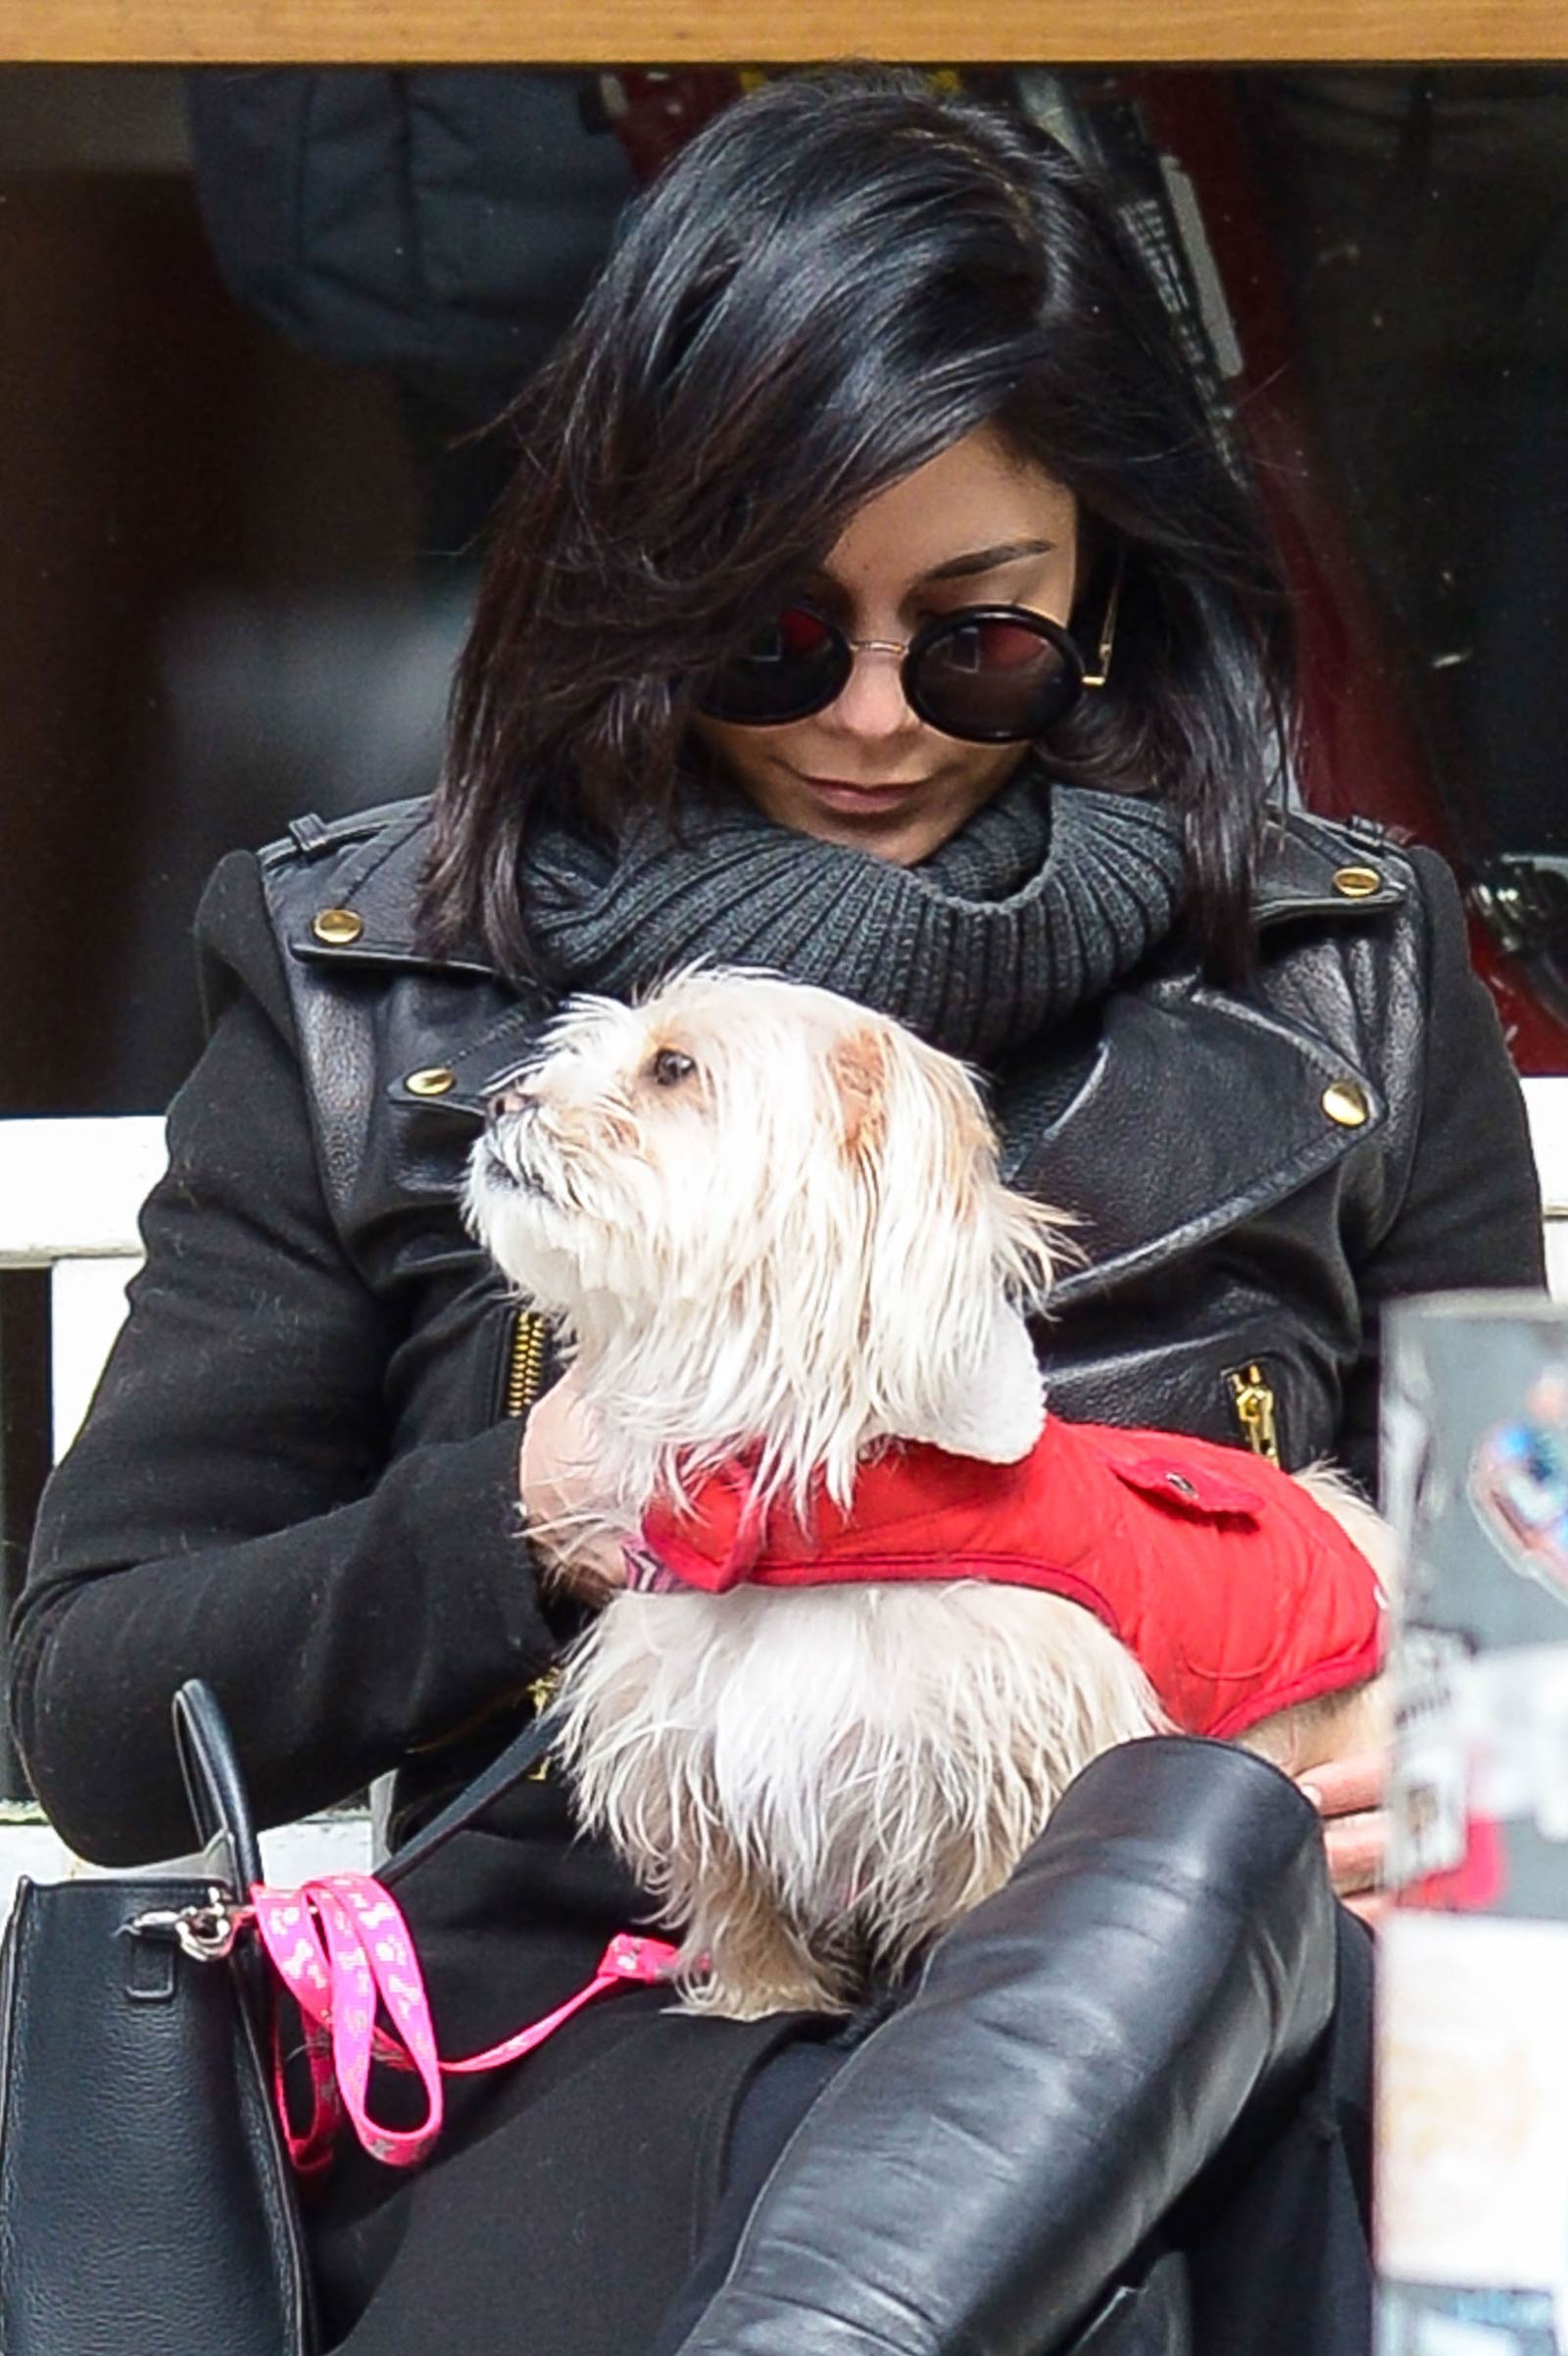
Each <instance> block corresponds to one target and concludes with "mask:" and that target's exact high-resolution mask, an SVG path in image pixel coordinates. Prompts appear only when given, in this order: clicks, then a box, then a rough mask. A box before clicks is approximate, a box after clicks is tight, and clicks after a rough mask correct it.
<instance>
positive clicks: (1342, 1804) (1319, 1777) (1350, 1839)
mask: <svg viewBox="0 0 1568 2356" xmlns="http://www.w3.org/2000/svg"><path fill="white" fill-rule="evenodd" d="M1388 1774H1389V1754H1388V1752H1387V1751H1386V1750H1363V1751H1359V1752H1357V1753H1356V1754H1355V1755H1354V1756H1352V1757H1350V1758H1347V1759H1330V1760H1328V1761H1326V1762H1325V1764H1324V1765H1322V1766H1321V1767H1313V1768H1310V1769H1309V1770H1308V1771H1307V1772H1306V1773H1305V1774H1304V1775H1302V1776H1300V1777H1299V1779H1298V1780H1299V1784H1300V1787H1301V1790H1302V1791H1303V1792H1305V1793H1306V1796H1307V1798H1308V1799H1309V1800H1310V1801H1311V1802H1312V1805H1313V1806H1314V1807H1315V1808H1316V1809H1317V1810H1318V1812H1319V1814H1320V1815H1321V1816H1322V1818H1323V1845H1324V1847H1325V1848H1326V1849H1327V1851H1328V1859H1329V1879H1330V1880H1331V1881H1332V1882H1333V1884H1334V1888H1335V1890H1337V1892H1338V1893H1339V1895H1340V1896H1341V1897H1342V1898H1343V1899H1344V1900H1345V1903H1346V1904H1347V1905H1348V1907H1349V1909H1350V1912H1351V1913H1352V1914H1358V1915H1359V1916H1360V1918H1361V1920H1362V1922H1364V1923H1370V1924H1372V1925H1373V1926H1376V1925H1377V1924H1378V1923H1380V1922H1381V1921H1382V1920H1383V1918H1384V1916H1385V1915H1386V1914H1387V1913H1388V1911H1389V1908H1390V1906H1391V1905H1392V1904H1393V1899H1392V1898H1391V1896H1390V1895H1389V1893H1388V1891H1387V1890H1382V1889H1380V1888H1379V1884H1380V1882H1381V1880H1382V1877H1383V1863H1384V1856H1385V1853H1386V1851H1387V1848H1388V1839H1389V1820H1388V1816H1387V1813H1386V1811H1385V1809H1384V1806H1383V1793H1384V1788H1385V1786H1386V1784H1387V1782H1388Z"/></svg>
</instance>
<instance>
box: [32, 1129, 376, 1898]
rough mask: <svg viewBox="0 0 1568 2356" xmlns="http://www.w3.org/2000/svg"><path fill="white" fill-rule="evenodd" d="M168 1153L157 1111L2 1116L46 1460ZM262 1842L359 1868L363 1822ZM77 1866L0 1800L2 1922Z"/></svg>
mask: <svg viewBox="0 0 1568 2356" xmlns="http://www.w3.org/2000/svg"><path fill="white" fill-rule="evenodd" d="M166 1160H167V1155H166V1153H165V1149H164V1124H163V1122H162V1121H161V1120H159V1119H156V1118H150V1117H149V1118H142V1117H139V1116H130V1115H125V1116H122V1117H119V1118H115V1119H102V1120H90V1119H82V1120H11V1121H6V1120H0V1269H7V1268H43V1269H47V1270H48V1272H49V1357H50V1386H49V1389H50V1434H49V1439H50V1455H51V1458H52V1459H53V1458H58V1457H59V1456H61V1455H63V1454H64V1452H65V1450H66V1448H68V1447H69V1446H70V1444H71V1442H72V1440H73V1438H74V1437H75V1434H76V1430H77V1427H78V1426H79V1424H80V1422H81V1419H82V1417H83V1415H84V1414H85V1413H86V1411H87V1406H88V1403H89V1401H90V1400H91V1399H92V1395H93V1391H94V1389H95V1388H96V1385H97V1382H98V1377H99V1375H100V1374H101V1372H102V1371H103V1364H104V1360H105V1359H106V1358H107V1356H108V1355H109V1350H110V1347H111V1345H112V1344H113V1342H114V1339H115V1336H116V1334H117V1333H118V1332H119V1331H120V1327H121V1324H122V1321H123V1318H124V1314H125V1287H126V1285H127V1284H128V1283H129V1281H130V1279H131V1277H132V1276H134V1274H135V1273H136V1270H137V1269H138V1268H139V1267H140V1265H141V1238H140V1236H139V1234H138V1232H137V1226H136V1214H137V1212H138V1211H139V1210H140V1208H141V1205H142V1203H143V1202H144V1200H145V1199H146V1196H147V1194H148V1192H149V1191H150V1189H151V1188H152V1186H153V1184H154V1183H155V1181H156V1180H157V1179H158V1178H159V1177H160V1176H161V1175H162V1173H163V1170H164V1166H165V1162H166ZM262 1846H263V1850H264V1853H265V1855H266V1859H267V1870H268V1874H269V1877H270V1878H271V1879H273V1880H276V1881H278V1882H281V1883H285V1884H292V1883H294V1882H298V1881H300V1880H302V1879H303V1878H304V1876H305V1875H306V1874H307V1873H311V1872H321V1871H330V1870H331V1869H332V1868H334V1867H336V1868H339V1869H345V1868H354V1867H363V1866H364V1865H365V1864H366V1863H367V1861H368V1855H369V1848H370V1834H369V1822H368V1817H367V1816H366V1815H365V1814H364V1813H363V1812H347V1811H346V1812H344V1813H342V1814H339V1815H333V1816H330V1817H310V1818H307V1820H306V1821H305V1822H304V1823H303V1824H297V1825H285V1826H282V1827H280V1828H279V1829H278V1830H276V1831H274V1832H270V1833H267V1834H264V1836H263V1840H262ZM82 1870H84V1869H83V1868H82V1867H81V1866H80V1863H79V1861H78V1860H77V1859H76V1858H74V1857H73V1855H72V1854H71V1852H70V1850H69V1849H67V1848H66V1847H65V1846H64V1844H63V1843H62V1842H61V1841H58V1840H57V1839H56V1837H55V1835H54V1834H53V1833H52V1832H51V1831H50V1829H49V1827H48V1826H47V1825H46V1824H45V1823H44V1822H43V1821H42V1819H41V1817H40V1816H39V1813H38V1811H37V1809H36V1808H31V1807H27V1806H23V1805H18V1804H14V1803H5V1804H0V1922H3V1921H4V1919H5V1917H6V1915H7V1914H8V1913H9V1911H10V1907H11V1897H12V1892H13V1890H15V1888H16V1885H17V1882H18V1879H19V1878H20V1877H21V1876H22V1875H23V1874H27V1875H29V1876H31V1878H32V1879H33V1880H34V1881H51V1880H58V1879H59V1878H60V1876H62V1875H63V1874H68V1873H73V1872H79V1871H82Z"/></svg>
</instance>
